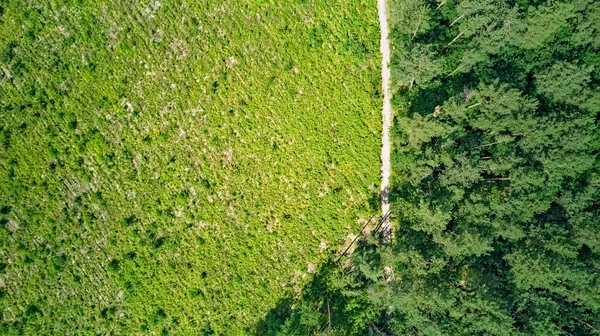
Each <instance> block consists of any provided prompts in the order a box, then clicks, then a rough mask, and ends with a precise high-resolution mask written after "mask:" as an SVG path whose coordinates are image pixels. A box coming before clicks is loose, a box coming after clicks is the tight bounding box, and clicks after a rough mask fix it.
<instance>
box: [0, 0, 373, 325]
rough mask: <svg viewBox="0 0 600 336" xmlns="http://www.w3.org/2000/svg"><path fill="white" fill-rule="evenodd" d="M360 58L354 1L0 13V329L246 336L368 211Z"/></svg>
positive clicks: (115, 4)
mask: <svg viewBox="0 0 600 336" xmlns="http://www.w3.org/2000/svg"><path fill="white" fill-rule="evenodd" d="M378 49H379V48H378V32H377V19H376V8H375V6H373V5H372V3H371V2H367V1H347V0H344V1H341V2H337V3H336V5H335V6H332V5H331V2H327V1H262V0H260V1H250V2H247V1H237V0H226V1H206V0H200V1H171V0H169V1H163V0H161V1H154V0H153V1H129V0H125V1H88V0H78V1H62V0H48V1H31V0H25V1H10V0H9V1H2V2H1V3H0V210H1V211H0V334H2V335H5V334H9V335H10V334H29V335H31V334H36V335H54V334H56V335H62V334H82V335H84V334H103V335H104V334H116V335H134V334H144V335H150V334H169V333H173V334H182V335H189V334H203V335H208V334H211V333H213V334H231V335H240V334H246V333H248V332H249V330H251V329H253V327H254V324H255V323H256V322H257V321H258V319H259V318H260V317H261V316H262V315H264V314H265V313H266V312H267V311H268V309H269V308H270V307H272V306H273V305H275V303H276V302H277V300H278V299H279V298H280V297H283V296H284V295H285V294H286V293H288V292H290V291H292V290H293V289H294V288H296V287H298V286H301V285H302V284H303V283H304V282H306V280H303V279H304V275H305V274H306V272H307V263H308V262H312V263H314V264H315V265H319V264H320V263H322V262H323V261H324V259H325V258H326V252H325V251H321V250H322V248H321V249H320V248H319V246H320V245H322V244H325V245H326V246H329V247H335V246H337V243H338V242H339V240H340V238H341V237H344V236H346V235H347V234H348V233H349V232H351V231H354V230H355V227H356V226H358V223H357V222H358V221H359V220H361V219H363V218H364V217H366V216H367V215H369V214H370V213H372V211H373V208H372V206H371V203H372V201H371V200H372V198H373V197H374V195H376V190H378V188H377V186H376V185H375V184H374V183H375V182H376V181H378V171H379V166H378V162H379V159H378V157H379V154H378V153H379V144H380V140H379V134H380V133H379V129H380V126H379V125H380V111H379V106H380V84H379V69H378V64H380V61H379V60H378V59H379V52H378ZM307 323H309V322H307Z"/></svg>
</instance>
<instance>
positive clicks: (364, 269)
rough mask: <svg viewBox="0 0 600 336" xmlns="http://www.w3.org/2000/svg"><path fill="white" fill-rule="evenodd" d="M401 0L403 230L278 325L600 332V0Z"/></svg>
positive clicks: (323, 279)
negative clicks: (391, 240) (390, 241)
mask: <svg viewBox="0 0 600 336" xmlns="http://www.w3.org/2000/svg"><path fill="white" fill-rule="evenodd" d="M389 6H390V10H391V18H390V20H391V28H392V30H393V33H392V34H391V36H392V38H393V46H394V47H393V49H394V55H393V57H392V62H393V64H392V66H393V67H392V69H393V70H392V71H393V80H394V91H395V95H394V105H395V111H396V113H397V116H396V119H395V127H394V132H395V140H394V153H393V160H394V161H393V167H394V178H393V180H394V182H393V192H392V194H393V196H394V197H393V202H394V205H393V208H394V209H395V216H396V218H397V220H396V225H395V240H394V241H393V243H391V244H389V245H382V244H380V243H379V241H377V240H376V239H373V238H368V239H366V240H365V241H363V243H362V247H361V248H360V249H358V250H357V251H356V252H355V253H354V255H353V256H352V263H353V265H354V266H353V268H351V269H347V270H345V271H342V270H340V269H339V268H338V267H337V266H336V265H331V266H330V267H327V268H325V269H323V270H322V271H321V273H320V275H319V276H317V277H316V278H315V280H314V282H313V283H311V284H310V285H309V286H308V287H307V290H306V291H305V292H304V296H303V299H302V300H301V301H300V303H299V304H297V305H296V306H294V307H295V308H294V309H292V308H291V307H292V306H293V305H292V304H288V305H282V306H281V307H280V309H279V310H275V311H273V313H272V314H271V315H270V316H269V318H268V319H267V320H266V321H265V325H264V328H265V330H269V331H270V332H271V333H274V334H277V333H279V334H285V335H306V334H321V335H329V334H339V335H344V334H354V335H363V334H372V335H597V334H600V161H599V157H598V156H599V149H600V127H599V125H598V123H599V121H600V90H599V84H600V3H599V2H597V1H589V0H575V1H521V0H516V1H502V0H472V1H468V0H467V1H463V0H460V1H438V2H435V1H424V0H395V1H391V2H390V4H389ZM386 267H391V268H390V269H388V271H387V274H386V269H385V268H386ZM390 270H391V271H390ZM288 316H289V317H288Z"/></svg>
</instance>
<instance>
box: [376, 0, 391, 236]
mask: <svg viewBox="0 0 600 336" xmlns="http://www.w3.org/2000/svg"><path fill="white" fill-rule="evenodd" d="M377 12H378V14H379V31H380V32H381V40H380V50H381V89H382V92H383V108H382V111H381V114H382V118H383V133H382V146H381V212H382V216H385V214H386V213H387V212H388V211H389V210H390V202H389V189H390V185H389V184H390V171H391V163H390V150H391V143H390V127H391V126H392V106H391V103H390V96H391V94H390V69H389V67H388V65H389V63H390V42H389V40H388V23H387V8H386V2H385V0H377ZM381 230H382V235H383V240H384V241H389V240H390V239H391V234H392V232H391V229H390V221H389V219H388V220H386V221H385V222H384V223H383V225H382V228H381Z"/></svg>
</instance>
